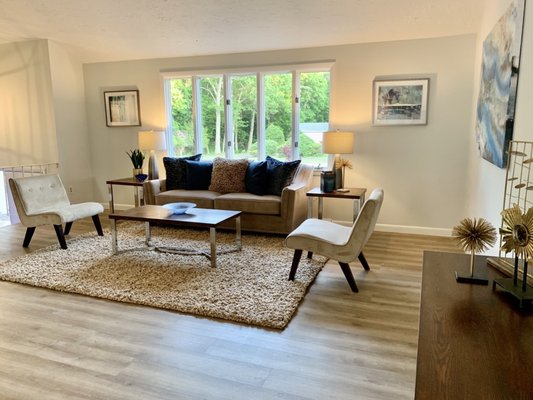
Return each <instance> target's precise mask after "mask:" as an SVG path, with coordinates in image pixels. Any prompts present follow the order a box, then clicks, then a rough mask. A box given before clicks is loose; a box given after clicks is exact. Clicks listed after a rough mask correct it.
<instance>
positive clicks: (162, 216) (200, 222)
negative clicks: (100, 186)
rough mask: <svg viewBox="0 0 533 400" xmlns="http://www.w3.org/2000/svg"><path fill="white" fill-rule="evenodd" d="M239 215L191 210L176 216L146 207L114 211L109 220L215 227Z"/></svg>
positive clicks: (226, 212)
mask: <svg viewBox="0 0 533 400" xmlns="http://www.w3.org/2000/svg"><path fill="white" fill-rule="evenodd" d="M241 214H242V212H241V211H231V210H215V209H208V208H191V209H189V211H187V212H186V213H185V214H179V215H176V214H172V211H171V210H169V209H167V208H165V207H162V206H154V205H146V206H141V207H135V208H130V209H129V210H122V211H115V212H114V213H113V214H110V215H109V218H110V219H114V220H116V221H118V220H128V221H142V222H164V223H165V224H170V225H189V226H197V227H216V226H218V225H220V224H221V223H223V222H225V221H227V220H230V219H232V218H237V217H239V216H240V215H241Z"/></svg>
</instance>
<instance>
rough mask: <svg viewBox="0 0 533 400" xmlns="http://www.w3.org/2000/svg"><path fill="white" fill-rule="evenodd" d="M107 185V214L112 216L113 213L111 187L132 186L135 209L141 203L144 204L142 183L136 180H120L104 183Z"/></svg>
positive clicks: (113, 205)
mask: <svg viewBox="0 0 533 400" xmlns="http://www.w3.org/2000/svg"><path fill="white" fill-rule="evenodd" d="M106 183H107V190H108V192H109V212H110V213H111V214H112V213H114V212H115V202H114V199H113V185H117V186H132V187H133V195H134V197H135V207H139V206H140V205H141V204H142V203H144V199H143V194H142V190H141V189H142V187H143V182H139V181H138V180H137V179H136V178H134V177H131V178H122V179H111V180H108V181H106Z"/></svg>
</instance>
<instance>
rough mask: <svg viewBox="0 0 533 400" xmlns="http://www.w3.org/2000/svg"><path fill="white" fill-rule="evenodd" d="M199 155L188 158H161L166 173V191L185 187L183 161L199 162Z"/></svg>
mask: <svg viewBox="0 0 533 400" xmlns="http://www.w3.org/2000/svg"><path fill="white" fill-rule="evenodd" d="M201 157H202V155H201V154H196V155H194V156H189V157H180V158H178V157H163V164H164V165H165V171H166V173H167V190H174V189H183V188H184V187H185V178H186V176H185V160H192V161H200V158H201Z"/></svg>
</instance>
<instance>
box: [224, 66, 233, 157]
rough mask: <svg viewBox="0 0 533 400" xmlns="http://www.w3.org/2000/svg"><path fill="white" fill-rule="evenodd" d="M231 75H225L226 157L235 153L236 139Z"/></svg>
mask: <svg viewBox="0 0 533 400" xmlns="http://www.w3.org/2000/svg"><path fill="white" fill-rule="evenodd" d="M231 95H232V87H231V76H230V75H224V121H225V123H224V129H225V130H226V157H227V158H230V159H231V158H233V157H234V155H235V140H234V137H233V136H234V135H233V111H232V106H231Z"/></svg>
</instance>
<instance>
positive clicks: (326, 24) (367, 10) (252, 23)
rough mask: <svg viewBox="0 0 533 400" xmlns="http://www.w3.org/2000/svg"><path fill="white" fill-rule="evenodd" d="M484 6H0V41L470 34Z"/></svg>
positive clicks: (220, 45) (86, 46)
mask: <svg viewBox="0 0 533 400" xmlns="http://www.w3.org/2000/svg"><path fill="white" fill-rule="evenodd" d="M485 1H486V0H0V44H1V43H7V42H15V41H21V40H27V39H36V38H42V39H50V40H53V41H55V42H59V43H62V44H63V45H65V46H68V47H69V48H70V49H71V50H72V51H75V52H76V53H77V54H78V55H79V57H80V59H81V60H82V61H83V62H100V61H116V60H129V59H143V58H159V57H181V56H192V55H206V54H222V53H239V52H249V51H262V50H277V49H291V48H304V47H316V46H326V45H337V44H348V43H363V42H378V41H389V40H403V39H415V38H427V37H440V36H450V35H459V34H465V33H475V32H477V30H478V28H479V23H480V20H481V14H482V11H483V5H484V3H485Z"/></svg>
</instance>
